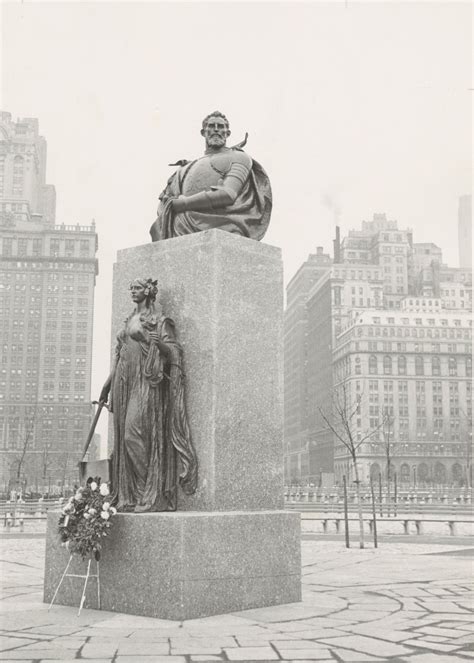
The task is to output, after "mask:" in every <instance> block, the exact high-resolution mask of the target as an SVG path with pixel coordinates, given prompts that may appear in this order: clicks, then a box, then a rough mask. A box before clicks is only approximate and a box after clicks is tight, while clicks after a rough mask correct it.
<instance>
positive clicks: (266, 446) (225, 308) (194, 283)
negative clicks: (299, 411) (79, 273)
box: [112, 230, 283, 511]
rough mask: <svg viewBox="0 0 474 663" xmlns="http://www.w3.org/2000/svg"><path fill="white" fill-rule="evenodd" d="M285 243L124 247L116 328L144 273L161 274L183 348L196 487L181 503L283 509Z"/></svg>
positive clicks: (197, 237) (184, 506) (225, 240)
mask: <svg viewBox="0 0 474 663" xmlns="http://www.w3.org/2000/svg"><path fill="white" fill-rule="evenodd" d="M280 254H281V252H280V249H278V248H276V247H273V246H269V245H268V244H262V243H261V242H256V241H254V240H250V239H246V238H244V237H240V236H237V235H232V234H231V233H227V232H223V231H220V230H210V231H205V232H201V233H196V234H194V235H186V236H184V237H178V238H175V239H170V240H165V241H162V242H155V243H150V244H144V245H142V246H137V247H134V248H130V249H125V250H123V251H119V253H118V257H117V262H116V264H115V266H114V287H113V315H112V330H113V333H114V335H115V334H116V333H117V332H118V330H119V329H120V328H121V326H122V324H123V320H124V319H125V317H126V316H127V315H128V313H130V311H131V310H132V309H133V305H132V303H131V300H130V293H129V290H128V287H129V284H130V281H131V280H132V279H133V278H136V277H137V276H144V277H148V276H151V277H153V278H157V279H158V287H159V290H160V292H159V299H160V301H161V303H162V306H163V312H164V314H166V315H169V316H170V317H172V318H173V319H174V320H175V323H176V329H177V333H178V338H179V340H180V342H181V343H182V345H183V348H184V362H185V363H184V365H185V371H186V385H187V394H186V403H187V408H188V415H189V423H190V428H191V434H192V438H193V442H194V446H195V448H196V452H197V454H198V459H199V468H200V470H199V482H198V491H197V493H196V494H195V495H194V496H193V497H188V496H186V495H184V494H180V496H179V502H178V509H179V510H180V511H182V510H185V511H216V510H217V511H232V510H245V509H254V510H255V509H256V510H258V509H278V508H282V507H283V411H282V407H283V394H282V390H283V365H282V357H283V346H282V343H283V341H282V324H283V323H282V316H283V267H282V261H281V255H280Z"/></svg>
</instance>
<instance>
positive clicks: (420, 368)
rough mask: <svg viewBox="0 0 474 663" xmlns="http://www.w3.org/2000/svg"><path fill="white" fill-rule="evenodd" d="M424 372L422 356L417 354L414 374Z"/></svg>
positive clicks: (422, 373)
mask: <svg viewBox="0 0 474 663" xmlns="http://www.w3.org/2000/svg"><path fill="white" fill-rule="evenodd" d="M424 374H425V367H424V360H423V357H422V356H420V355H417V356H416V357H415V375H424Z"/></svg>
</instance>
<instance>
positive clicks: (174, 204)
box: [171, 195, 186, 214]
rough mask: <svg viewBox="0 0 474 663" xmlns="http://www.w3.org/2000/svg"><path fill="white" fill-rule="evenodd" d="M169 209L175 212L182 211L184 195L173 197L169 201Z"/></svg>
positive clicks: (184, 207)
mask: <svg viewBox="0 0 474 663" xmlns="http://www.w3.org/2000/svg"><path fill="white" fill-rule="evenodd" d="M171 209H172V210H173V212H174V213H175V214H179V212H184V211H185V210H186V203H185V197H184V196H183V195H181V196H179V198H173V200H172V201H171Z"/></svg>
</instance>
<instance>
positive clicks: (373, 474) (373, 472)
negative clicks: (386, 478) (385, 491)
mask: <svg viewBox="0 0 474 663" xmlns="http://www.w3.org/2000/svg"><path fill="white" fill-rule="evenodd" d="M379 476H380V465H379V464H378V463H372V465H371V466H370V478H371V479H372V481H376V480H377V481H378V478H379Z"/></svg>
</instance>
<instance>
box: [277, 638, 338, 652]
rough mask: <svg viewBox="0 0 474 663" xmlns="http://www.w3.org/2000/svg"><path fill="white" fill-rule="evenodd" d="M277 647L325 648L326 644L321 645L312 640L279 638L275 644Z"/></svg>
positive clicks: (279, 648)
mask: <svg viewBox="0 0 474 663" xmlns="http://www.w3.org/2000/svg"><path fill="white" fill-rule="evenodd" d="M274 647H275V649H278V651H280V650H281V649H325V645H320V644H318V643H317V642H312V641H311V640H277V641H275V644H274Z"/></svg>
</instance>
